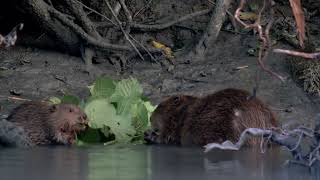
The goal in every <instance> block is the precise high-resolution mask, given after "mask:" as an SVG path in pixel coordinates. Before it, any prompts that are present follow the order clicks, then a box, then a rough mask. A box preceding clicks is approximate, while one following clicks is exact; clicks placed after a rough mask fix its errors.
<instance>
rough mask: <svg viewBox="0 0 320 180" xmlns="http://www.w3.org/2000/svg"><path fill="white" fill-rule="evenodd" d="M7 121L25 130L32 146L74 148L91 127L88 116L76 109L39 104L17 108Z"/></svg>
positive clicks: (45, 103)
mask: <svg viewBox="0 0 320 180" xmlns="http://www.w3.org/2000/svg"><path fill="white" fill-rule="evenodd" d="M7 121H8V122H10V123H12V124H14V125H15V126H16V127H18V128H22V129H23V130H24V134H25V135H26V137H27V138H28V141H30V142H31V144H32V145H53V144H65V145H71V144H74V143H75V142H76V134H77V133H79V132H81V131H84V130H85V129H86V128H87V125H88V118H87V116H86V114H85V113H84V112H83V111H82V110H81V109H80V108H79V107H77V106H76V105H72V104H56V105H54V104H50V103H48V102H39V101H29V102H25V103H23V104H21V105H20V106H18V107H16V108H15V109H14V110H13V111H12V112H11V114H10V115H9V117H8V118H7ZM6 124H8V123H6Z"/></svg>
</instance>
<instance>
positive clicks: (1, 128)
mask: <svg viewBox="0 0 320 180" xmlns="http://www.w3.org/2000/svg"><path fill="white" fill-rule="evenodd" d="M1 146H3V147H30V146H32V143H31V141H30V140H29V139H28V137H27V135H26V134H25V132H24V130H23V129H22V128H20V127H17V126H15V125H14V124H13V123H11V122H9V121H7V120H5V119H2V120H1V119H0V147H1Z"/></svg>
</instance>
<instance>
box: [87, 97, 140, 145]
mask: <svg viewBox="0 0 320 180" xmlns="http://www.w3.org/2000/svg"><path fill="white" fill-rule="evenodd" d="M85 112H86V113H87V115H88V117H89V119H90V121H89V126H90V127H92V128H95V129H98V128H100V129H104V128H105V126H107V127H109V128H110V131H111V132H112V133H113V134H114V135H115V139H116V141H117V142H119V143H128V142H130V141H131V139H132V137H133V136H134V134H135V129H134V127H133V126H132V125H131V117H130V116H120V115H116V110H115V108H114V106H113V105H112V104H110V103H109V102H108V101H107V100H106V99H95V100H92V101H90V102H89V103H88V104H87V105H86V107H85ZM103 133H105V131H103Z"/></svg>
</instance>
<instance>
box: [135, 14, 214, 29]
mask: <svg viewBox="0 0 320 180" xmlns="http://www.w3.org/2000/svg"><path fill="white" fill-rule="evenodd" d="M211 11H212V9H205V10H201V11H197V12H194V13H191V14H188V15H185V16H183V17H180V18H178V19H175V20H173V21H170V22H166V23H163V24H156V25H146V24H139V23H134V22H133V23H132V24H131V28H132V29H137V30H140V31H158V30H163V29H166V28H169V27H171V26H172V25H175V24H177V23H180V22H183V21H186V20H189V19H192V18H194V17H197V16H201V15H206V14H208V13H210V12H211Z"/></svg>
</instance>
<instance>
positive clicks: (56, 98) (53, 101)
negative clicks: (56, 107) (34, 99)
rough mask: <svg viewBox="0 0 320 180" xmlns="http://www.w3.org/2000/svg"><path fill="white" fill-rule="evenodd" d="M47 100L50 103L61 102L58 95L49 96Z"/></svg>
mask: <svg viewBox="0 0 320 180" xmlns="http://www.w3.org/2000/svg"><path fill="white" fill-rule="evenodd" d="M49 102H50V103H52V104H60V103H61V99H60V98H58V97H51V98H50V99H49Z"/></svg>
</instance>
